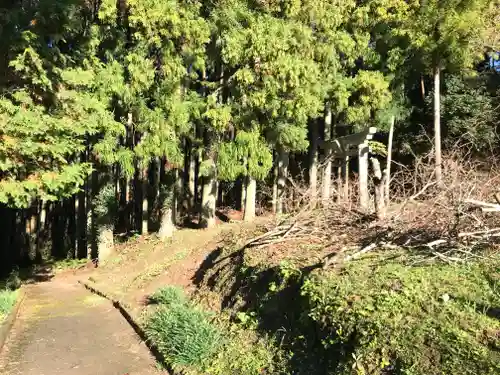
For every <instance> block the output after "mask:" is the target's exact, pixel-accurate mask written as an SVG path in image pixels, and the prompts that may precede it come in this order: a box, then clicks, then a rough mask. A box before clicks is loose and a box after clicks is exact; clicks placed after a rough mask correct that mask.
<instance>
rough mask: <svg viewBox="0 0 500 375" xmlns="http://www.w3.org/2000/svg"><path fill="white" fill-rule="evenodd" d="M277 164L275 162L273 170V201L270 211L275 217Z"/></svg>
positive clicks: (276, 209) (276, 208)
mask: <svg viewBox="0 0 500 375" xmlns="http://www.w3.org/2000/svg"><path fill="white" fill-rule="evenodd" d="M278 168H279V167H278V162H277V161H276V163H275V165H274V168H273V198H272V199H273V200H272V211H273V214H274V215H276V213H277V212H278Z"/></svg>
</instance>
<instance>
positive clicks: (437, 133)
mask: <svg viewBox="0 0 500 375" xmlns="http://www.w3.org/2000/svg"><path fill="white" fill-rule="evenodd" d="M440 76H441V71H440V68H439V67H438V66H436V67H435V68H434V161H435V164H436V169H435V171H436V181H437V183H438V185H441V184H442V180H443V167H442V160H441V79H440Z"/></svg>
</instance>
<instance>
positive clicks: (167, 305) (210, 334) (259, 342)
mask: <svg viewBox="0 0 500 375" xmlns="http://www.w3.org/2000/svg"><path fill="white" fill-rule="evenodd" d="M151 302H153V303H156V304H158V306H157V307H156V309H155V310H154V312H153V313H152V314H151V316H150V317H149V319H148V321H147V324H146V333H147V335H148V337H149V339H150V340H151V341H152V342H153V343H154V344H155V345H156V347H157V348H158V350H159V351H160V353H161V354H162V355H163V357H164V358H165V361H166V362H167V364H168V365H169V366H171V367H172V368H174V369H177V370H180V371H182V373H184V374H214V375H227V374H241V375H247V374H248V375H250V374H264V373H276V372H277V371H278V366H277V363H278V362H279V361H277V358H278V355H277V354H278V352H279V350H278V349H277V348H276V347H275V346H274V343H273V342H272V340H267V339H266V338H262V337H261V338H259V337H258V336H257V335H256V334H255V332H254V331H252V330H250V329H245V328H243V327H241V326H239V325H238V324H235V323H232V322H231V321H230V320H229V319H228V318H227V317H223V316H219V317H217V318H216V317H215V315H214V314H212V313H209V312H207V311H204V310H202V309H201V308H200V307H198V306H196V305H194V303H193V302H190V301H189V300H188V299H187V297H186V296H185V295H184V293H183V292H182V290H180V289H178V288H176V287H166V288H163V289H161V290H159V291H158V292H157V293H155V294H154V295H153V296H152V297H151Z"/></svg>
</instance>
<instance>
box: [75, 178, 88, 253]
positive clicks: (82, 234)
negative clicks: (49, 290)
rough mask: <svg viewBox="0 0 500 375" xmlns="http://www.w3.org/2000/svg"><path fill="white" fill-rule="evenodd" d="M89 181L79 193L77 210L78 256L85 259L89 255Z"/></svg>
mask: <svg viewBox="0 0 500 375" xmlns="http://www.w3.org/2000/svg"><path fill="white" fill-rule="evenodd" d="M87 189H88V186H87V182H85V183H84V184H83V188H82V190H81V191H80V192H78V195H77V201H76V205H77V212H76V216H77V217H76V237H77V240H78V243H77V245H76V250H77V258H78V259H85V258H86V257H87V210H86V208H85V207H86V206H87V202H86V198H87V195H88V194H87Z"/></svg>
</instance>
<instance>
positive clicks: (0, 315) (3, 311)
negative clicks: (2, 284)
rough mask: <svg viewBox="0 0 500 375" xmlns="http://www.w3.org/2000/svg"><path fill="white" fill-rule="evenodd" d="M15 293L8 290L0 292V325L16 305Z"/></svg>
mask: <svg viewBox="0 0 500 375" xmlns="http://www.w3.org/2000/svg"><path fill="white" fill-rule="evenodd" d="M16 299H17V292H16V291H12V290H9V289H6V290H0V323H1V322H2V321H3V320H4V319H5V317H6V316H7V314H8V313H9V312H10V310H11V309H12V307H13V306H14V304H15V303H16Z"/></svg>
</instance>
